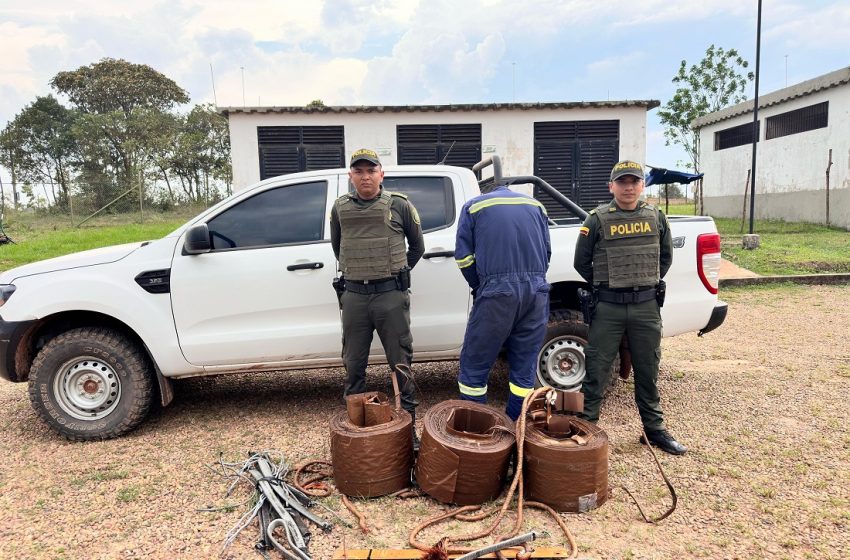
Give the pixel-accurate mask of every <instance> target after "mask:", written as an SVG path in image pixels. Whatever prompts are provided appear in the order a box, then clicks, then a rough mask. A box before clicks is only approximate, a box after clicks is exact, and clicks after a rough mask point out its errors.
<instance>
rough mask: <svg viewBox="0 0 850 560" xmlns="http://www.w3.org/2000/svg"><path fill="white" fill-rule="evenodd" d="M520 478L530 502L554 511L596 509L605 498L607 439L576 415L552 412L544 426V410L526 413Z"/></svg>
mask: <svg viewBox="0 0 850 560" xmlns="http://www.w3.org/2000/svg"><path fill="white" fill-rule="evenodd" d="M535 404H536V403H535ZM532 408H536V407H534V406H533V405H532ZM523 475H524V484H525V495H526V498H528V499H529V500H534V501H538V502H543V503H544V504H546V505H548V506H550V507H551V508H553V509H555V510H557V511H571V512H578V513H580V512H585V511H590V510H592V509H595V508H597V507H599V506H601V505H602V504H603V503H605V500H607V499H608V435H607V434H606V433H605V431H604V430H602V428H599V427H598V426H596V425H595V424H591V423H590V422H587V421H585V420H582V419H580V418H578V417H576V416H572V415H569V414H563V413H555V414H551V415H550V416H549V417H548V422H547V414H546V410H545V408H538V409H537V410H531V411H530V412H529V414H528V415H527V420H526V426H525V444H524V446H523Z"/></svg>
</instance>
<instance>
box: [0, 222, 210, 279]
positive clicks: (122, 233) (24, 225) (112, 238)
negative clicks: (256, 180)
mask: <svg viewBox="0 0 850 560" xmlns="http://www.w3.org/2000/svg"><path fill="white" fill-rule="evenodd" d="M199 211H200V209H198V208H195V209H186V210H183V211H180V212H169V213H163V214H146V215H145V219H144V221H143V222H140V221H139V215H138V214H117V215H112V216H104V217H100V218H97V219H94V220H92V221H91V222H87V223H86V224H84V225H83V226H81V227H74V225H73V224H72V223H71V221H70V219H69V218H68V217H65V216H52V215H38V214H32V213H28V212H13V211H9V212H7V214H6V216H5V220H4V222H3V227H4V230H5V231H6V234H7V235H8V236H9V237H11V238H12V240H13V241H14V243H10V244H6V245H0V270H9V269H10V268H14V267H16V266H21V265H23V264H27V263H31V262H35V261H40V260H44V259H49V258H53V257H58V256H62V255H67V254H68V253H74V252H77V251H85V250H88V249H96V248H99V247H106V246H109V245H120V244H122V243H134V242H138V241H149V240H154V239H159V238H161V237H163V236H165V235H167V234H169V233H171V232H172V231H174V230H175V229H177V228H178V227H179V226H180V225H182V224H183V223H185V222H186V221H187V220H188V219H189V218H191V217H192V216H194V215H196V214H197V213H198V212H199Z"/></svg>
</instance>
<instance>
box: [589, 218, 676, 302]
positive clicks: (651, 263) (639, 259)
mask: <svg viewBox="0 0 850 560" xmlns="http://www.w3.org/2000/svg"><path fill="white" fill-rule="evenodd" d="M593 212H595V213H596V217H597V218H599V227H600V228H601V238H600V239H599V241H597V242H596V245H595V246H594V248H593V283H594V284H596V285H598V284H600V283H603V282H606V283H607V284H608V287H610V288H636V287H638V286H654V285H656V284H658V281H659V280H660V279H661V274H660V258H661V236H660V234H659V231H658V228H659V223H658V212H657V211H656V209H655V207H654V206H650V205H649V204H647V203H645V202H641V203H639V206H638V208H637V209H636V210H634V211H632V212H627V211H623V210H620V209H619V208H617V205H616V204H615V203H614V202H613V201H612V202H611V203H609V204H602V205H600V206H598V207H597V208H596V209H594V210H593Z"/></svg>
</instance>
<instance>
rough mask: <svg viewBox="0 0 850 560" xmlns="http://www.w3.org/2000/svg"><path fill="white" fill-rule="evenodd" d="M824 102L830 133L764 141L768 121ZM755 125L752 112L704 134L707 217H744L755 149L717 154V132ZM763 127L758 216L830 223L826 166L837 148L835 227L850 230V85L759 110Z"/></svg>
mask: <svg viewBox="0 0 850 560" xmlns="http://www.w3.org/2000/svg"><path fill="white" fill-rule="evenodd" d="M823 101H829V117H828V122H829V125H828V126H827V127H826V128H820V129H817V130H810V131H807V132H802V133H799V134H791V135H789V136H783V137H780V138H773V139H771V140H765V139H764V135H765V131H766V129H767V120H766V119H767V118H768V117H771V116H773V115H778V114H781V113H784V112H786V111H792V110H794V109H799V108H801V107H807V106H809V105H814V104H817V103H822V102H823ZM752 120H753V114H752V112H750V113H748V114H744V115H739V116H737V117H734V118H731V119H727V120H723V121H720V122H716V123H712V124H711V125H708V126H705V127H703V128H702V130H701V132H700V137H701V146H700V162H701V165H702V169H701V171H703V172H704V173H705V179H704V180H703V193H704V194H703V198H704V201H705V210H706V213H708V214H710V215H712V216H722V217H738V218H740V217H741V212H742V209H743V206H744V188H745V181H746V178H747V170H748V169H750V167H751V165H752V145H751V144H748V145H746V146H736V147H734V148H728V149H725V150H717V151H715V150H714V135H715V132H717V131H719V130H725V129H727V128H731V127H733V126H738V125H741V124H745V123H751V122H752ZM759 122H760V123H761V131H760V133H761V135H760V138H759V142H758V147H757V152H756V154H757V157H758V160H757V162H756V170H757V177H756V204H755V217H756V218H757V219H764V218H769V219H781V220H786V221H791V222H796V221H804V222H813V223H825V221H826V167H827V163H828V161H829V150H830V148H831V149H832V161H833V164H832V168H831V169H830V179H829V183H830V193H829V207H830V223H831V224H833V225H836V226H840V227H844V228H850V85H848V84H845V85H842V86H838V87H835V88H831V89H827V90H823V91H820V92H817V93H814V94H812V95H806V96H803V97H800V98H797V99H793V100H790V101H786V102H784V103H781V104H778V105H774V106H771V107H767V108H764V109H759ZM747 212H749V201H748V202H747ZM748 215H749V214H748Z"/></svg>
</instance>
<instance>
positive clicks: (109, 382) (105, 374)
mask: <svg viewBox="0 0 850 560" xmlns="http://www.w3.org/2000/svg"><path fill="white" fill-rule="evenodd" d="M29 395H30V401H31V403H32V406H33V408H34V409H35V411H36V412H37V413H38V415H39V416H41V418H42V419H44V421H45V422H47V424H48V425H49V426H50V427H51V428H53V429H54V430H56V431H57V432H59V433H60V434H61V435H63V436H64V437H66V438H68V439H70V440H77V441H84V440H101V439H109V438H114V437H118V436H120V435H122V434H125V433H126V432H129V431H130V430H132V429H133V428H135V427H136V426H138V425H139V424H140V423H141V422H142V420H144V418H145V416H147V413H148V410H150V406H151V402H152V400H153V387H152V375H151V368H150V366H149V365H148V361H147V359H146V357H145V355H144V354H143V353H142V351H141V350H140V349H139V347H138V346H137V345H136V344H134V343H132V342H131V341H130V340H128V339H127V338H126V337H124V336H123V335H121V334H119V333H118V332H115V331H113V330H110V329H105V328H80V329H73V330H70V331H67V332H65V333H63V334H60V335H59V336H57V337H56V338H54V339H52V340H50V341H49V342H48V343H47V344H45V345H44V347H43V348H42V349H41V351H40V352H39V353H38V355H37V356H36V358H35V360H34V361H33V365H32V368H31V369H30V375H29Z"/></svg>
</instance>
